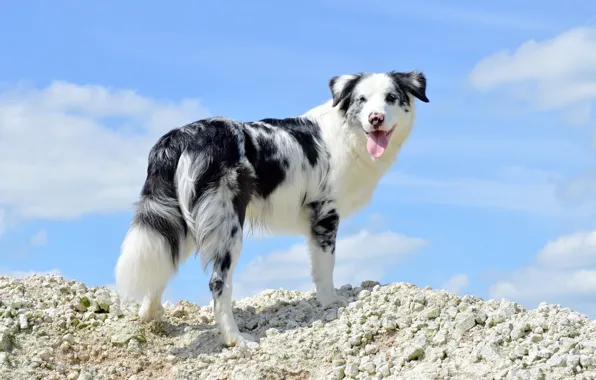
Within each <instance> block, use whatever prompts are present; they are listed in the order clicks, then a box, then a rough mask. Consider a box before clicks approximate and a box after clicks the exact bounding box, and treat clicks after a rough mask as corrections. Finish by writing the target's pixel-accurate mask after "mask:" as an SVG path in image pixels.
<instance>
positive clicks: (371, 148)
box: [366, 125, 396, 158]
mask: <svg viewBox="0 0 596 380" xmlns="http://www.w3.org/2000/svg"><path fill="white" fill-rule="evenodd" d="M395 127H396V126H395V125H394V126H393V128H391V129H390V130H389V131H373V132H370V133H368V141H367V143H366V150H368V153H369V154H370V155H371V156H373V157H374V158H379V157H381V155H382V154H383V152H385V149H387V145H389V137H390V136H391V134H392V133H393V131H394V130H395Z"/></svg>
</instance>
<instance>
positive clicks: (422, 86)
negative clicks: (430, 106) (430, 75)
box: [389, 71, 429, 103]
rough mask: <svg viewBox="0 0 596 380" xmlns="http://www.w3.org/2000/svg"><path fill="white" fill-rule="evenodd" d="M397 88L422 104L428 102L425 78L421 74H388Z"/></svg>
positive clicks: (394, 72) (414, 72)
mask: <svg viewBox="0 0 596 380" xmlns="http://www.w3.org/2000/svg"><path fill="white" fill-rule="evenodd" d="M389 75H391V77H392V78H393V80H394V81H395V83H396V85H397V86H400V87H402V88H403V89H404V90H406V91H407V92H409V93H410V94H412V95H414V96H415V97H416V98H418V99H420V100H421V101H423V102H424V103H428V102H429V100H428V98H427V97H426V77H425V76H424V74H423V73H422V72H417V71H410V72H409V73H400V72H397V71H392V72H390V73H389Z"/></svg>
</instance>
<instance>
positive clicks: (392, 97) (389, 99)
mask: <svg viewBox="0 0 596 380" xmlns="http://www.w3.org/2000/svg"><path fill="white" fill-rule="evenodd" d="M396 100H397V97H396V96H395V95H393V94H387V96H385V101H386V102H387V103H395V101H396Z"/></svg>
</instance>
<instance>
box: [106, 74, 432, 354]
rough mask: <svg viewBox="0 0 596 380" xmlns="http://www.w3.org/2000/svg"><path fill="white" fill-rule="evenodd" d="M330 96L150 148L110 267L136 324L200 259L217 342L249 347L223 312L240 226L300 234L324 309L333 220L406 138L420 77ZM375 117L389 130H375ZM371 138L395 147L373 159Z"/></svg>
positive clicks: (365, 196) (335, 87)
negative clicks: (194, 258)
mask: <svg viewBox="0 0 596 380" xmlns="http://www.w3.org/2000/svg"><path fill="white" fill-rule="evenodd" d="M329 87H330V90H331V94H332V99H331V100H330V101H328V102H326V103H325V104H322V105H320V106H318V107H316V108H313V109H312V110H310V111H308V112H307V113H305V114H304V115H302V116H299V117H292V118H286V119H271V118H269V119H263V120H260V121H255V122H242V121H236V120H230V119H228V118H224V117H213V118H207V119H203V120H199V121H196V122H194V123H191V124H188V125H185V126H183V127H180V128H177V129H174V130H171V131H170V132H168V133H166V134H165V135H163V136H162V137H161V138H160V139H159V140H158V141H157V142H156V143H155V145H154V146H153V147H152V149H151V150H150V152H149V159H148V167H147V178H146V181H145V183H144V185H143V188H142V190H141V194H140V200H139V201H138V203H137V208H136V213H135V215H134V218H133V220H132V223H131V225H130V228H129V230H128V232H127V234H126V237H125V239H124V242H123V244H122V252H121V255H120V258H119V260H118V263H117V265H116V280H117V285H118V287H119V289H120V290H121V292H122V293H123V294H124V295H125V296H140V297H144V298H143V302H142V305H141V309H140V310H139V316H140V318H141V319H142V320H144V321H149V320H152V319H155V318H158V317H159V316H160V315H161V313H162V312H163V308H162V306H161V296H162V293H163V291H164V288H165V287H166V285H167V283H168V281H169V280H170V278H171V277H172V276H173V275H174V274H175V272H176V271H177V269H178V267H179V266H180V265H181V264H182V263H183V262H184V261H185V260H186V259H187V258H188V257H189V256H190V255H191V254H192V253H193V252H195V251H198V252H199V253H200V255H201V259H202V262H203V264H204V265H205V267H207V266H208V265H209V264H211V265H212V266H213V272H212V276H211V279H210V281H209V289H210V290H211V292H212V295H213V299H214V306H215V317H216V321H217V322H218V324H219V326H220V329H221V332H222V335H223V338H224V340H225V343H226V344H230V345H231V344H238V345H245V344H246V343H247V342H248V341H250V340H253V338H251V337H250V336H248V335H246V334H242V333H240V331H239V330H238V327H237V325H236V323H235V321H234V318H233V315H232V306H231V300H232V274H233V272H234V268H235V266H236V264H237V262H238V258H239V257H240V252H241V250H242V238H243V229H244V228H245V227H252V228H263V229H265V230H267V231H269V232H273V233H291V234H301V235H304V236H306V237H307V240H308V246H309V251H310V256H311V263H312V276H313V282H314V284H315V288H316V292H317V298H318V299H319V301H320V303H321V304H322V305H328V304H329V303H331V302H333V301H334V300H335V297H336V296H335V289H334V284H333V268H334V265H335V244H336V243H335V242H336V235H337V230H338V227H339V223H340V220H341V219H342V218H345V217H347V216H349V215H350V214H351V213H353V212H354V211H356V210H358V209H359V208H361V207H364V206H365V205H366V204H367V203H368V202H369V201H370V198H371V197H372V194H373V192H374V190H375V188H376V186H377V184H378V182H379V180H380V179H381V177H382V176H383V175H384V174H385V173H386V172H387V170H388V169H389V168H390V166H391V165H392V164H393V163H394V161H395V160H396V158H397V153H398V151H399V149H400V148H401V145H402V144H403V142H404V141H405V140H406V138H407V137H408V135H409V133H410V130H411V128H412V124H413V121H414V117H415V104H414V103H415V102H414V99H415V98H418V99H420V100H422V101H424V102H428V99H427V98H426V79H425V77H424V75H423V74H422V73H416V72H410V73H398V72H390V73H380V74H370V73H361V74H356V75H342V76H338V77H334V78H332V79H331V80H330V81H329ZM371 112H376V113H382V114H383V115H384V120H385V122H384V123H385V124H383V125H378V124H375V125H374V126H373V125H371V124H370V123H369V122H368V121H367V120H370V117H368V116H367V115H370V113H371ZM367 117H368V119H367ZM392 126H393V127H392ZM390 127H391V128H393V129H391V133H390V132H388V131H389V129H388V128H390ZM379 128H381V129H382V130H385V129H386V130H387V133H389V134H388V136H390V139H391V141H390V144H389V147H388V148H387V151H386V152H385V153H384V154H383V155H382V156H380V157H378V158H374V157H371V155H369V154H368V153H367V150H366V147H365V146H366V143H367V136H368V135H369V134H370V133H373V132H374V131H373V129H375V130H376V129H379ZM339 254H341V252H340V253H339Z"/></svg>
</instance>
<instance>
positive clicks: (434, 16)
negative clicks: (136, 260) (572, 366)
mask: <svg viewBox="0 0 596 380" xmlns="http://www.w3.org/2000/svg"><path fill="white" fill-rule="evenodd" d="M571 4H573V6H571ZM0 46H1V47H2V50H3V59H2V60H0V178H3V181H1V182H0V272H2V273H4V274H12V275H23V274H26V273H32V272H45V271H59V272H60V273H62V274H63V275H64V276H66V277H68V278H72V279H76V280H79V281H84V282H86V283H88V284H95V285H104V284H111V283H113V267H114V265H115V262H116V260H117V257H118V254H119V246H120V244H121V242H122V238H123V236H124V234H125V232H126V229H127V227H128V222H129V220H130V218H131V213H130V210H131V206H132V202H134V201H135V200H136V197H137V194H138V192H139V190H140V186H141V184H142V181H143V178H144V170H145V165H146V155H147V151H148V149H149V147H150V145H151V144H152V143H153V142H154V141H155V139H156V138H157V137H158V136H159V135H160V133H163V132H164V131H166V130H168V129H170V128H172V127H175V126H179V125H182V124H183V123H186V122H189V121H193V120H195V119H197V118H200V117H204V116H208V115H226V116H230V117H233V118H238V119H246V120H250V119H260V118H264V117H283V116H293V115H298V114H301V113H304V112H305V111H307V110H308V109H310V108H312V107H314V106H316V105H318V104H320V103H321V102H323V101H325V100H327V99H328V98H329V96H330V94H329V90H328V88H327V82H328V80H329V78H331V77H332V76H334V75H338V74H344V73H354V72H359V71H386V70H404V71H406V70H412V69H419V70H422V71H424V73H425V74H426V75H427V79H428V90H427V94H428V97H429V98H430V100H431V102H430V103H429V104H420V106H419V112H418V119H417V122H416V125H415V129H414V131H413V133H412V135H411V137H410V139H409V140H408V142H407V144H406V145H405V146H404V148H403V151H402V152H401V153H400V157H399V160H398V162H397V164H396V165H395V167H394V168H393V169H392V171H391V173H390V174H389V175H388V176H387V177H386V178H385V179H384V180H383V182H382V184H381V186H380V187H379V189H378V191H377V192H376V194H375V197H374V200H373V202H372V203H371V204H370V206H369V207H367V208H366V209H365V210H363V211H362V212H361V213H359V214H358V215H355V216H354V217H353V218H351V219H349V220H346V221H343V223H342V226H341V228H340V239H343V240H342V243H341V244H342V245H341V248H342V250H339V251H338V256H337V260H338V266H339V267H341V268H340V269H339V270H338V273H337V274H336V285H337V286H340V285H342V283H341V280H346V281H354V282H356V281H360V280H362V279H374V280H381V281H382V282H389V281H407V282H412V283H414V284H416V285H418V286H426V285H430V286H432V287H433V288H446V289H449V290H452V291H455V292H457V293H459V294H473V295H475V296H479V297H483V298H497V299H499V298H500V297H506V298H510V299H513V300H515V301H518V302H520V303H521V304H522V305H524V306H527V307H535V306H536V305H537V303H538V302H540V301H543V300H544V301H547V302H551V303H559V304H562V305H564V306H568V307H572V308H574V309H577V310H578V311H581V312H583V313H587V314H588V315H590V316H591V317H593V318H594V317H596V307H594V306H593V304H594V302H595V301H596V216H595V215H596V196H595V195H594V194H596V170H595V169H596V160H595V159H594V153H595V149H596V138H595V137H596V135H595V134H594V117H593V116H592V112H591V107H592V106H593V103H594V100H595V99H596V69H594V67H596V53H593V52H595V51H596V11H594V8H593V4H591V2H588V1H574V2H572V3H568V4H567V5H566V6H565V7H561V6H560V3H559V2H554V1H546V2H544V1H541V2H538V1H527V2H525V3H523V4H522V3H518V2H513V1H501V2H499V3H498V4H497V3H494V4H493V3H491V4H488V3H486V4H484V3H483V4H479V3H477V2H472V1H459V2H455V3H450V4H449V5H447V4H446V3H443V2H439V1H434V2H433V1H427V2H424V4H423V3H419V4H414V3H407V4H406V3H405V2H390V1H378V0H374V1H370V2H363V1H360V2H358V1H350V0H348V1H338V0H324V1H305V2H302V3H298V2H296V3H284V4H283V5H280V3H277V2H265V1H263V2H257V3H255V2H250V3H249V2H229V3H222V2H219V3H217V2H199V3H197V2H190V1H178V2H174V3H170V5H169V6H167V7H166V6H165V5H158V3H157V2H154V3H151V4H149V3H146V2H139V1H128V2H126V3H123V2H116V1H106V2H102V3H101V4H99V3H97V4H92V3H86V4H82V3H80V2H74V1H54V2H52V3H51V4H50V3H43V4H42V3H40V2H27V1H25V2H20V3H17V2H12V3H7V4H6V5H5V6H4V10H3V12H2V13H1V14H0ZM301 242H302V239H301V238H298V237H269V238H261V237H258V238H256V237H255V238H250V239H247V240H246V241H245V248H244V252H243V255H242V258H241V261H240V264H239V267H238V269H237V272H236V275H235V289H234V292H235V294H236V295H237V296H238V297H240V296H250V295H251V294H255V293H256V292H258V291H259V290H262V289H263V288H265V287H274V288H277V287H284V288H298V289H301V290H305V289H307V288H308V287H309V279H308V276H307V274H308V270H309V269H308V265H309V264H308V261H307V255H306V253H305V252H303V248H302V247H301V246H300V244H301ZM342 251H343V253H342ZM365 257H371V259H369V260H363V258H365ZM289 273H292V274H295V275H294V276H292V275H288V274H289ZM255 274H257V275H258V277H259V280H258V281H257V280H255V277H257V276H255ZM207 279H208V276H207V275H206V274H204V273H203V271H202V269H201V267H200V262H199V260H196V259H190V260H189V261H188V262H187V263H186V264H185V265H184V266H183V268H182V269H181V271H180V273H179V275H178V276H177V277H176V278H175V279H174V281H173V282H172V284H171V286H170V288H169V289H168V291H167V293H166V295H165V298H166V299H169V300H172V301H175V300H178V299H181V298H185V299H190V300H192V301H199V302H201V303H206V302H208V300H209V293H208V287H207Z"/></svg>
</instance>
